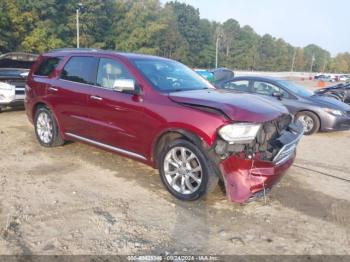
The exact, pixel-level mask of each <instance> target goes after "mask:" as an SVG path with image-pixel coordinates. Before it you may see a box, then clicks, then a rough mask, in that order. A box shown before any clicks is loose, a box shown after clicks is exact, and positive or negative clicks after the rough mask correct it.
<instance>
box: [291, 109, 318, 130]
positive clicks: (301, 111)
mask: <svg viewBox="0 0 350 262" xmlns="http://www.w3.org/2000/svg"><path fill="white" fill-rule="evenodd" d="M304 112H310V113H313V114H314V115H315V116H316V117H317V119H318V121H320V128H319V129H320V130H321V129H322V120H321V117H320V116H319V114H317V112H315V111H314V110H310V109H302V110H299V111H298V112H297V113H296V114H295V116H297V115H298V114H300V113H304ZM320 130H317V132H318V131H320Z"/></svg>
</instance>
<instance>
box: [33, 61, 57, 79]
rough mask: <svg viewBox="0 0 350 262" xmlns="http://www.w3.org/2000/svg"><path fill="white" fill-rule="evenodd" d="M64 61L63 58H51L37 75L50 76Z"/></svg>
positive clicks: (43, 63)
mask: <svg viewBox="0 0 350 262" xmlns="http://www.w3.org/2000/svg"><path fill="white" fill-rule="evenodd" d="M61 60H62V57H50V58H47V59H45V60H44V61H43V62H42V63H41V64H40V66H39V67H38V69H37V70H36V71H35V73H34V74H35V75H38V76H49V75H50V74H51V73H52V72H53V70H55V68H56V67H57V65H58V64H59V63H60V61H61Z"/></svg>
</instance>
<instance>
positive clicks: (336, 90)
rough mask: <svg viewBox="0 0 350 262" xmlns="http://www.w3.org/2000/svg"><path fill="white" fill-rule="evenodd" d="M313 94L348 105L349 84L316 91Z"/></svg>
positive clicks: (349, 96)
mask: <svg viewBox="0 0 350 262" xmlns="http://www.w3.org/2000/svg"><path fill="white" fill-rule="evenodd" d="M315 94H318V95H324V96H328V97H332V98H335V99H337V100H339V101H342V102H344V103H347V104H349V105H350V82H348V83H342V84H338V85H335V86H329V87H326V88H322V89H318V90H317V91H315Z"/></svg>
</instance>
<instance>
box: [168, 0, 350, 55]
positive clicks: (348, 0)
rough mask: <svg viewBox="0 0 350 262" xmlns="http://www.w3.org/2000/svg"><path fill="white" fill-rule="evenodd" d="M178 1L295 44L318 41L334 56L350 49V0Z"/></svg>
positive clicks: (207, 15) (214, 17)
mask: <svg viewBox="0 0 350 262" xmlns="http://www.w3.org/2000/svg"><path fill="white" fill-rule="evenodd" d="M177 1H179V2H185V3H187V4H190V5H192V6H194V7H196V8H198V9H199V12H200V14H201V18H207V19H209V20H214V21H218V22H224V21H226V20H227V19H230V18H233V19H235V20H237V21H238V22H239V23H240V25H241V26H244V25H250V26H251V27H252V28H253V29H254V30H255V32H257V33H258V34H260V35H263V34H265V33H268V34H271V35H272V36H274V37H277V38H278V37H281V38H283V39H284V40H285V41H287V42H289V43H290V44H292V45H293V46H298V47H304V46H306V45H308V44H316V45H318V46H320V47H322V48H324V49H326V50H328V51H329V52H330V53H331V54H332V56H335V55H336V54H337V53H340V52H350V0H332V1H330V0H177ZM161 2H162V3H165V2H168V1H167V0H161Z"/></svg>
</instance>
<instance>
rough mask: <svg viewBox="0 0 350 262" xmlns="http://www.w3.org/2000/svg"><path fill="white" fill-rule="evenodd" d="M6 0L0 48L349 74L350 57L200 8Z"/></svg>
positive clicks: (121, 0)
mask: <svg viewBox="0 0 350 262" xmlns="http://www.w3.org/2000/svg"><path fill="white" fill-rule="evenodd" d="M81 3H82V5H81V6H80V5H78V4H79V1H77V0H46V1H41V0H8V1H1V2H0V29H1V30H0V53H5V52H11V51H24V52H32V53H41V52H45V51H47V50H50V49H54V48H62V47H75V46H76V9H77V8H80V32H81V38H80V47H90V48H102V49H113V50H119V51H127V52H140V53H146V54H154V55H159V56H164V57H169V58H172V59H176V60H179V61H181V62H183V63H185V64H187V65H189V66H192V67H205V68H213V67H214V66H215V56H216V46H218V57H219V66H221V67H229V68H233V69H235V70H262V71H291V70H293V71H313V72H337V73H350V54H349V53H340V54H338V55H337V56H336V57H333V58H332V57H331V55H330V53H329V52H328V51H327V50H324V49H322V48H321V47H319V46H317V45H314V44H310V45H308V46H306V47H294V46H292V45H291V44H289V43H287V42H286V41H284V40H283V39H281V38H278V39H277V38H275V37H273V36H271V35H269V34H265V35H263V36H260V35H258V34H257V33H256V32H255V31H254V30H253V28H251V27H250V26H241V25H240V24H239V23H238V22H237V21H236V20H234V19H229V20H227V21H226V22H224V23H218V22H215V21H209V20H207V19H201V18H200V14H199V10H198V9H196V8H194V7H193V6H191V5H187V4H184V3H180V2H176V1H173V2H168V3H166V4H165V5H162V4H161V3H160V2H159V0H82V1H81Z"/></svg>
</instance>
